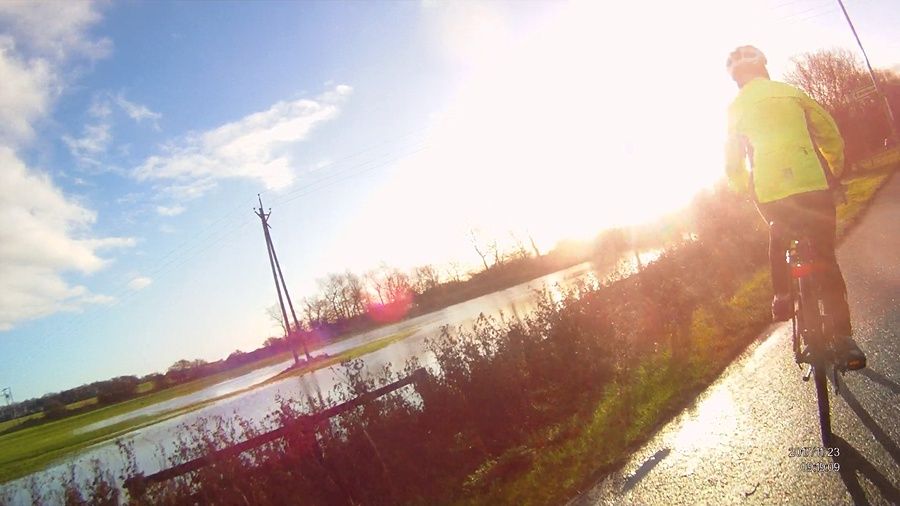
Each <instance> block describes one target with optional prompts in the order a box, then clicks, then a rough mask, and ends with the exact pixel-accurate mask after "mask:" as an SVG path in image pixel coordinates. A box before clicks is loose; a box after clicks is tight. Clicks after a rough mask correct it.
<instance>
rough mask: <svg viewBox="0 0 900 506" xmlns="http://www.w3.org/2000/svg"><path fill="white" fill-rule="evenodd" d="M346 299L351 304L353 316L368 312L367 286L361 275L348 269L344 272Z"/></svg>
mask: <svg viewBox="0 0 900 506" xmlns="http://www.w3.org/2000/svg"><path fill="white" fill-rule="evenodd" d="M344 299H345V300H346V301H347V303H348V305H349V310H350V314H351V316H359V315H361V314H363V313H365V312H366V300H365V288H364V286H363V282H362V280H361V279H360V277H359V276H357V275H356V274H354V273H352V272H350V271H347V272H346V273H345V274H344Z"/></svg>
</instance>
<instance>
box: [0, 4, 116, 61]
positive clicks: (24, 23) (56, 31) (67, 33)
mask: <svg viewBox="0 0 900 506" xmlns="http://www.w3.org/2000/svg"><path fill="white" fill-rule="evenodd" d="M97 5H98V4H97V2H88V1H79V0H72V1H67V2H32V1H15V0H6V1H3V2H0V29H3V31H5V32H7V33H11V34H12V35H13V36H14V37H15V38H16V40H18V41H20V43H21V45H22V47H23V49H24V50H26V51H28V52H29V53H33V54H36V55H40V56H41V57H44V58H49V59H52V60H56V61H62V60H65V59H67V58H69V57H72V56H83V57H88V58H91V59H97V58H103V57H105V56H106V55H108V54H109V52H110V50H111V49H112V43H111V42H110V40H109V39H106V38H99V39H98V38H92V37H88V36H87V35H88V33H87V32H88V31H89V30H90V28H91V27H92V26H93V25H95V24H96V23H97V22H98V21H100V19H101V14H100V12H99V10H98V8H97Z"/></svg>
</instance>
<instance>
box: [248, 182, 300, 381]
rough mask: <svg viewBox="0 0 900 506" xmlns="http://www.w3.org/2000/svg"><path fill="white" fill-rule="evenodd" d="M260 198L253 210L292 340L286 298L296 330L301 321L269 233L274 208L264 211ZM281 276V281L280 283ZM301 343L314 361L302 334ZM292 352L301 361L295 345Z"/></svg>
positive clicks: (287, 338)
mask: <svg viewBox="0 0 900 506" xmlns="http://www.w3.org/2000/svg"><path fill="white" fill-rule="evenodd" d="M256 196H257V198H258V199H259V209H256V208H254V209H253V212H254V213H255V214H256V216H258V217H259V220H260V222H261V223H262V229H263V236H264V237H265V239H266V249H267V250H268V253H269V265H270V266H271V267H272V278H273V279H274V280H275V291H276V292H277V293H278V305H279V306H280V307H281V317H282V318H284V322H285V325H284V327H285V336H284V337H285V339H286V340H288V342H290V338H291V330H290V329H291V323H290V320H288V315H287V308H285V307H284V299H285V298H286V299H287V301H288V306H289V307H290V309H291V316H293V317H294V331H295V332H297V331H299V330H300V322H299V321H298V320H297V313H296V312H294V304H293V303H292V302H291V295H290V294H289V293H288V289H287V284H286V283H285V281H284V275H283V274H282V273H281V264H279V263H278V256H277V255H276V254H275V245H273V244H272V236H271V234H269V229H270V228H271V226H270V225H269V216H270V215H271V214H272V209H271V208H269V212H264V211H263V204H262V197H260V196H259V194H257V195H256ZM279 278H280V279H281V282H280V283H279ZM282 289H283V290H284V297H282V295H281V291H282ZM300 344H302V345H303V353H304V355H306V361H307V362H310V361H312V357H311V356H310V355H309V350H308V349H307V347H306V340H305V339H304V338H303V337H302V336H301V337H300ZM291 353H293V354H294V363H295V364H298V363H300V357H298V356H297V350H295V349H294V347H293V345H291Z"/></svg>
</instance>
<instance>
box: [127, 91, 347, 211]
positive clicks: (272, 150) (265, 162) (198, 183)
mask: <svg viewBox="0 0 900 506" xmlns="http://www.w3.org/2000/svg"><path fill="white" fill-rule="evenodd" d="M351 91H352V89H351V88H350V86H347V85H337V86H335V87H334V88H333V89H331V90H329V91H327V92H325V93H323V94H322V95H320V96H319V97H316V99H314V100H312V99H300V100H295V101H291V102H278V103H276V104H275V105H273V106H272V107H270V108H269V109H267V110H265V111H262V112H258V113H254V114H251V115H249V116H245V117H244V118H241V119H240V120H237V121H235V122H232V123H227V124H225V125H222V126H220V127H218V128H215V129H212V130H209V131H206V132H203V133H199V134H191V135H188V136H187V137H185V138H184V139H182V140H181V141H179V142H176V143H174V144H172V145H170V146H167V147H166V148H165V151H166V153H165V154H163V155H158V156H152V157H150V158H147V159H146V160H145V161H144V163H142V164H141V165H140V166H139V167H137V168H136V169H135V170H134V176H135V177H136V178H137V179H138V180H140V181H146V180H152V179H158V180H168V181H170V183H171V186H170V187H169V189H170V191H172V192H173V193H177V194H179V195H181V196H186V197H192V196H193V197H196V196H199V195H201V194H203V193H204V192H205V191H207V190H208V189H210V188H211V187H213V186H214V185H215V183H216V181H217V180H219V179H223V178H247V179H255V180H257V181H260V182H261V183H262V184H263V185H265V187H266V188H267V189H270V190H275V189H280V188H284V187H287V186H289V185H290V184H291V183H292V182H293V180H294V169H293V168H292V161H291V158H290V155H289V150H288V148H289V147H290V146H291V145H292V144H295V143H297V142H300V141H303V140H304V139H306V138H307V136H308V135H309V133H310V132H311V131H312V130H313V128H315V127H316V126H317V125H319V124H320V123H323V122H325V121H328V120H331V119H334V118H336V117H337V116H338V114H339V112H340V106H341V105H342V104H343V102H344V100H345V99H346V97H347V96H348V95H349V94H350V93H351Z"/></svg>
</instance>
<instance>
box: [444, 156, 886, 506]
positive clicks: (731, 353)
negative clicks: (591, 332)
mask: <svg viewBox="0 0 900 506" xmlns="http://www.w3.org/2000/svg"><path fill="white" fill-rule="evenodd" d="M894 168H896V166H895V167H894ZM892 170H893V169H892ZM889 176H890V173H879V174H867V175H863V176H859V177H856V178H853V179H851V180H849V181H847V182H846V183H847V184H848V202H847V203H846V204H844V205H841V206H840V207H839V208H838V230H839V234H841V235H844V234H846V233H847V231H848V230H849V228H850V227H851V226H852V225H853V224H854V223H857V222H858V221H859V219H860V217H861V216H862V213H863V211H865V209H866V207H867V205H868V204H869V203H870V201H871V200H872V198H873V197H874V195H875V193H876V192H877V191H878V189H879V188H881V187H882V186H883V185H884V183H885V182H886V181H887V179H888V177H889ZM770 298H771V286H770V281H769V272H768V268H763V269H760V270H758V271H757V272H756V273H754V274H753V275H752V276H750V278H748V279H747V280H746V281H745V282H744V283H743V284H742V285H741V286H740V287H739V288H738V289H737V290H736V291H735V293H734V294H733V295H732V297H731V298H729V299H728V300H726V301H724V302H723V303H722V304H720V305H719V306H717V307H714V308H706V307H701V308H699V309H697V310H695V312H694V315H693V321H692V325H691V330H690V334H691V342H692V343H693V346H694V349H693V355H692V357H691V358H690V359H689V363H688V366H687V367H686V368H685V367H684V366H681V367H673V366H672V363H671V361H670V360H669V357H668V356H666V355H658V356H656V357H653V358H651V359H650V360H649V361H648V362H646V363H645V364H643V365H642V366H641V367H639V368H638V369H637V370H636V371H634V373H633V375H632V378H631V381H628V382H627V383H626V384H625V385H611V386H610V387H609V388H608V390H607V392H606V393H605V395H604V396H603V398H602V399H601V400H600V401H599V402H598V403H597V404H596V406H595V407H594V409H593V410H592V411H591V412H589V414H587V415H585V414H576V415H573V416H572V417H571V418H570V419H569V420H567V421H565V422H564V423H562V424H558V425H556V426H554V427H552V428H550V429H548V430H547V431H545V432H543V433H541V434H538V435H536V436H535V437H534V438H533V439H532V440H531V441H530V442H529V443H528V444H527V445H524V446H520V447H517V448H514V449H512V450H510V451H508V452H506V453H505V454H503V455H502V456H500V457H499V458H496V459H493V460H491V461H489V462H486V463H485V464H484V465H482V466H481V468H479V469H478V470H477V471H476V472H474V473H472V474H471V475H470V476H469V478H468V480H467V481H466V483H465V486H464V490H463V491H462V493H461V495H460V496H458V497H457V498H456V499H455V503H456V504H474V505H493V504H518V505H526V504H559V503H564V502H565V501H566V500H567V499H568V498H570V497H572V496H573V495H575V494H577V493H578V492H579V491H581V490H584V489H585V488H586V487H588V486H590V485H591V484H593V483H594V482H595V481H596V480H597V479H598V478H600V477H601V476H602V475H603V474H605V473H607V472H609V471H611V470H613V469H615V468H617V467H619V466H620V465H622V464H623V463H624V462H625V459H627V457H628V455H630V454H631V452H632V451H634V450H635V449H636V448H637V447H638V446H639V445H641V444H643V443H644V442H645V441H647V439H649V438H650V437H651V436H652V435H653V434H654V433H655V432H656V431H657V430H658V429H659V428H660V427H661V426H662V425H663V424H664V423H666V422H667V421H668V420H669V419H671V418H672V417H673V416H674V415H675V414H677V413H678V412H680V410H681V409H682V408H683V407H685V406H686V405H688V404H689V403H690V402H692V400H693V399H695V398H696V396H697V395H698V394H699V393H700V392H701V391H702V390H703V389H705V388H706V387H707V386H708V385H709V384H711V383H712V382H713V381H714V380H715V379H716V378H717V377H718V376H719V375H720V374H721V372H722V370H724V368H725V367H727V366H728V364H730V363H731V362H732V360H733V359H734V358H735V357H736V356H737V355H738V354H739V353H740V352H741V351H742V350H743V349H745V348H746V346H747V344H749V343H750V342H752V340H753V339H754V338H755V336H756V335H758V333H759V332H760V331H762V329H763V328H764V327H765V326H766V325H767V324H768V322H769V313H768V311H769V301H770ZM625 399H629V400H631V401H632V402H633V407H632V409H631V412H629V413H625V406H626V405H627V404H626V402H624V400H625Z"/></svg>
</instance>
